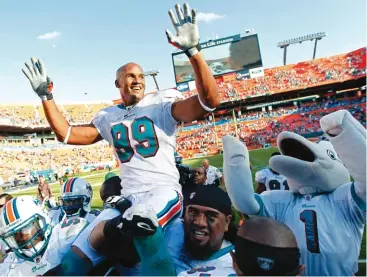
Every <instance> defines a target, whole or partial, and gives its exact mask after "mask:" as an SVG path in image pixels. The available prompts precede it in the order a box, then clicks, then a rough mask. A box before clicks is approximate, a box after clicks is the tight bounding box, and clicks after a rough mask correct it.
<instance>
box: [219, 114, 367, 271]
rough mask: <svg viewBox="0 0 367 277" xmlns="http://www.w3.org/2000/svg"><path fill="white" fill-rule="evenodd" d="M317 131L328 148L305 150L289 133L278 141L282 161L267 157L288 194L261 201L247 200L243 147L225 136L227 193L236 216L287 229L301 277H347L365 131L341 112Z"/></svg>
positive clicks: (357, 224) (358, 235) (362, 213)
mask: <svg viewBox="0 0 367 277" xmlns="http://www.w3.org/2000/svg"><path fill="white" fill-rule="evenodd" d="M320 124H321V127H322V129H323V131H324V132H325V133H326V134H327V136H328V137H329V140H330V142H331V143H329V142H326V141H322V142H319V143H318V144H316V143H312V142H310V141H308V140H307V139H305V138H303V137H302V136H299V135H297V134H294V133H290V132H283V133H281V134H280V135H279V136H278V141H277V142H278V147H279V149H280V152H281V153H282V155H280V156H275V157H273V158H271V159H270V165H271V167H272V168H274V169H275V170H276V171H278V172H280V173H281V174H283V175H284V176H286V177H287V180H288V185H289V188H290V191H279V190H276V191H269V192H264V193H262V194H261V195H257V194H255V195H254V194H253V186H252V179H251V172H250V169H249V158H248V151H247V148H246V147H245V146H244V145H243V144H242V143H241V142H239V141H238V140H236V139H235V138H233V137H230V136H227V137H225V138H224V139H223V147H224V160H225V161H224V171H225V176H226V178H227V177H228V179H227V180H226V184H227V190H228V193H229V195H230V197H231V199H232V203H233V204H234V205H235V207H236V208H237V209H238V210H239V211H241V212H244V213H247V214H250V215H251V214H258V215H263V216H269V217H272V218H274V219H276V220H279V221H281V222H283V223H285V224H286V225H288V226H289V228H290V229H291V230H292V231H293V233H294V234H295V236H296V239H297V242H298V246H299V248H300V251H301V262H302V264H304V265H305V266H306V269H305V272H304V273H305V275H313V276H322V275H333V276H336V275H344V276H352V275H354V274H355V273H357V271H358V256H359V253H360V247H361V241H362V233H363V228H364V224H365V221H366V156H365V155H366V154H365V153H366V130H365V128H364V127H363V126H362V125H361V124H360V123H359V122H358V121H357V120H356V119H354V118H353V116H352V115H351V114H350V113H349V112H347V111H344V110H342V111H337V112H334V113H332V114H329V115H327V116H324V117H323V118H322V119H321V121H320ZM333 146H334V147H335V149H336V152H337V153H338V154H339V156H340V159H339V157H338V156H337V154H336V152H335V150H334V147H333ZM343 164H344V165H345V166H344V165H343ZM348 171H349V172H348ZM349 174H350V175H351V176H352V177H353V179H354V182H350V176H349ZM254 196H255V197H254Z"/></svg>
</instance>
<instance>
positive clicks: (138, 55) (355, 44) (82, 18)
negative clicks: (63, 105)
mask: <svg viewBox="0 0 367 277" xmlns="http://www.w3.org/2000/svg"><path fill="white" fill-rule="evenodd" d="M175 3H176V1H171V0H160V1H147V0H146V1H123V0H119V1H118V0H110V1H108V0H106V1H94V0H88V1H86V0H83V1H82V0H79V1H71V0H64V1H45V0H38V1H36V0H32V1H29V0H19V1H11V0H0V85H1V86H0V93H1V96H2V103H26V102H38V101H39V100H38V98H37V96H36V95H35V94H34V93H33V91H32V89H31V87H30V85H29V82H28V80H27V79H26V78H25V76H23V73H22V72H21V69H22V67H23V63H24V61H26V60H28V59H29V58H30V57H32V56H34V57H40V58H42V59H43V60H44V62H45V65H46V68H47V70H48V72H49V75H50V76H51V78H52V79H53V81H54V95H55V99H56V102H64V101H98V100H111V99H117V98H119V93H118V91H117V89H115V87H114V77H115V70H116V69H117V68H118V67H119V66H120V65H122V64H124V63H126V62H129V61H134V62H136V63H139V64H141V65H142V66H143V68H144V69H145V70H149V69H159V70H160V74H159V75H158V81H159V84H160V86H161V88H169V87H174V86H175V81H174V75H173V68H172V62H171V52H172V50H173V48H172V46H171V45H169V44H168V42H167V39H166V36H165V33H164V30H165V29H166V28H169V29H171V31H173V28H172V25H171V22H170V19H169V17H168V14H167V11H168V9H169V8H173V7H174V4H175ZM180 3H181V4H183V3H184V2H180ZM189 3H190V5H191V8H196V9H198V12H202V13H204V14H203V15H202V16H201V17H202V19H207V20H206V21H205V20H201V21H200V22H199V31H200V36H201V41H204V40H206V38H212V36H213V35H219V37H225V36H229V35H233V34H238V33H244V31H245V29H247V28H254V29H255V31H256V32H257V33H258V35H259V41H260V49H261V54H262V58H263V63H264V66H265V67H274V66H279V65H281V64H282V51H281V50H280V49H279V48H277V47H276V45H277V43H278V42H279V41H282V40H285V39H289V38H294V37H298V36H302V35H307V34H310V33H316V32H326V33H327V34H328V37H326V38H324V39H323V40H322V41H321V42H320V43H319V44H318V53H317V56H318V57H322V56H330V55H334V54H339V53H344V52H347V51H350V50H354V49H357V48H359V47H363V46H365V45H366V14H365V13H366V1H365V0H352V1H350V0H333V1H331V0H307V1H296V0H277V1H272V0H256V1H255V0H251V1H249V0H227V1H219V0H200V1H198V0H196V1H191V2H189ZM210 19H212V20H210ZM42 35H44V36H42ZM41 38H43V39H41ZM47 38H48V39H47ZM312 51H313V43H311V42H305V43H302V44H299V45H295V46H294V47H290V48H289V50H288V63H295V62H298V61H302V60H308V59H310V58H312ZM152 89H154V83H153V81H152V80H148V82H147V90H152ZM85 93H88V94H87V95H85Z"/></svg>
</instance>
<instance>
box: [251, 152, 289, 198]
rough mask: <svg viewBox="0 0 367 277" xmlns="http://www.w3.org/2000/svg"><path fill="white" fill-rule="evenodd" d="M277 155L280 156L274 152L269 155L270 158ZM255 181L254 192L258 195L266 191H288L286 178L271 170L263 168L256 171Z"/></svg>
mask: <svg viewBox="0 0 367 277" xmlns="http://www.w3.org/2000/svg"><path fill="white" fill-rule="evenodd" d="M277 155H280V153H279V152H274V153H272V154H271V157H274V156H277ZM255 181H256V182H257V187H256V190H255V192H256V193H258V194H260V193H262V192H263V191H266V190H267V191H269V190H289V187H288V183H287V178H285V177H284V176H283V175H282V174H280V173H279V172H276V171H275V170H274V169H272V168H264V169H261V170H259V171H257V172H256V174H255Z"/></svg>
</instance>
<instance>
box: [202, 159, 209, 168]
mask: <svg viewBox="0 0 367 277" xmlns="http://www.w3.org/2000/svg"><path fill="white" fill-rule="evenodd" d="M203 167H204V168H205V169H207V168H208V167H209V162H208V161H207V160H204V161H203Z"/></svg>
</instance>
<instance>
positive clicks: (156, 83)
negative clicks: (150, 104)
mask: <svg viewBox="0 0 367 277" xmlns="http://www.w3.org/2000/svg"><path fill="white" fill-rule="evenodd" d="M158 73H159V70H158V69H154V70H149V71H145V72H144V75H145V76H152V77H153V80H154V83H155V86H156V87H157V90H158V91H159V86H158V82H157V79H156V78H155V77H156V76H157V75H158Z"/></svg>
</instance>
